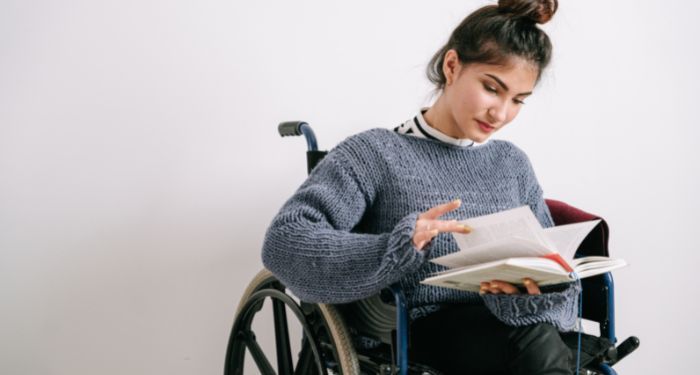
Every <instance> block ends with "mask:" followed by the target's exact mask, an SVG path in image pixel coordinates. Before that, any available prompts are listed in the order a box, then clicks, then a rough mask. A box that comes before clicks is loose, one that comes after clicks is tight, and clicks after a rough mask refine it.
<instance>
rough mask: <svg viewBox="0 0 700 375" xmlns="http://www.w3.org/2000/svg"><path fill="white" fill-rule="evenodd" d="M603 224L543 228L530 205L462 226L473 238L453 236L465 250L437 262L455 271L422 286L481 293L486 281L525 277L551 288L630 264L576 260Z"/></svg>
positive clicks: (605, 259) (512, 280)
mask: <svg viewBox="0 0 700 375" xmlns="http://www.w3.org/2000/svg"><path fill="white" fill-rule="evenodd" d="M599 222H600V220H592V221H585V222H582V223H576V224H567V225H561V226H556V227H551V228H546V229H543V228H542V226H541V225H540V223H539V221H538V220H537V218H536V217H535V215H534V214H533V213H532V211H531V210H530V208H529V207H528V206H523V207H519V208H515V209H511V210H506V211H501V212H497V213H495V214H491V215H486V216H480V217H475V218H471V219H467V220H463V221H461V223H462V224H465V225H467V226H469V227H470V228H471V229H472V232H471V233H469V234H460V233H452V235H453V236H454V238H455V240H456V242H457V245H458V246H459V249H460V250H459V251H458V252H455V253H452V254H449V255H446V256H443V257H439V258H436V259H433V260H431V261H432V262H434V263H437V264H440V265H443V266H445V267H448V268H450V269H448V270H446V271H443V272H440V273H438V274H436V275H434V276H432V277H429V278H427V279H425V280H423V281H421V283H423V284H429V285H437V286H442V287H447V288H453V289H461V290H470V291H479V287H480V283H481V282H483V281H491V280H502V281H506V282H509V283H512V284H514V285H522V280H523V278H526V277H527V278H531V279H533V280H534V281H535V282H537V284H539V285H541V286H544V285H551V284H558V283H562V282H567V281H573V280H574V276H573V275H572V272H576V274H577V275H578V277H579V278H585V277H589V276H594V275H599V274H601V273H605V272H608V271H611V270H613V269H616V268H620V267H623V266H625V265H626V263H625V261H624V260H622V259H611V258H608V257H602V256H590V257H583V258H577V259H574V255H575V253H576V249H578V247H579V245H580V244H581V242H583V240H584V239H585V238H586V236H587V235H588V233H590V231H591V230H593V228H594V227H595V226H596V225H598V223H599Z"/></svg>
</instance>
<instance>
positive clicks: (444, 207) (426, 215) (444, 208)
mask: <svg viewBox="0 0 700 375" xmlns="http://www.w3.org/2000/svg"><path fill="white" fill-rule="evenodd" d="M461 205H462V201H461V200H460V199H455V200H453V201H452V202H448V203H443V204H439V205H437V206H435V207H433V208H431V209H429V210H428V211H425V212H423V213H422V214H420V215H419V216H418V218H419V219H431V220H435V219H437V218H439V217H440V216H442V215H444V214H446V213H448V212H450V211H452V210H455V209H457V208H458V207H459V206H461Z"/></svg>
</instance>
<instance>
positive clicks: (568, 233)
mask: <svg viewBox="0 0 700 375" xmlns="http://www.w3.org/2000/svg"><path fill="white" fill-rule="evenodd" d="M598 223H600V220H591V221H584V222H581V223H575V224H567V225H560V226H556V227H551V228H545V229H544V230H543V234H544V235H545V237H547V239H548V241H549V242H550V243H551V244H552V246H554V249H553V250H555V251H557V252H558V253H559V254H560V255H561V256H562V258H564V259H565V260H566V261H567V262H569V263H571V260H572V259H574V255H576V250H577V249H578V246H579V245H580V244H581V242H583V240H584V239H585V238H586V236H587V235H588V233H590V232H591V231H592V230H593V228H595V226H596V225H598Z"/></svg>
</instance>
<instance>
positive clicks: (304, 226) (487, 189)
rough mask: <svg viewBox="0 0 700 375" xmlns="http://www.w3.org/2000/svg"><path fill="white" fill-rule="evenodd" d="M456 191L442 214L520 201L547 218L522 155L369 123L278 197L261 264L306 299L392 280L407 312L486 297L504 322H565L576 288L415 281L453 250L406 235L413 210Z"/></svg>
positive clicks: (546, 222) (357, 291)
mask: <svg viewBox="0 0 700 375" xmlns="http://www.w3.org/2000/svg"><path fill="white" fill-rule="evenodd" d="M456 198H460V199H461V200H462V205H461V206H460V207H459V208H458V209H457V210H455V211H453V212H450V213H448V214H446V215H445V216H443V217H442V219H446V220H449V219H459V220H461V219H466V218H470V217H475V216H481V215H486V214H491V213H494V212H498V211H503V210H507V209H511V208H515V207H519V206H522V205H529V206H530V207H531V208H532V211H533V212H534V213H535V216H536V217H537V218H538V219H539V221H540V223H541V224H542V225H543V226H544V227H549V226H552V225H553V224H552V219H551V217H550V214H549V211H548V209H547V206H546V204H545V203H544V200H543V198H542V190H541V188H540V186H539V184H538V182H537V179H536V177H535V174H534V172H533V170H532V167H531V166H530V162H529V160H528V158H527V156H526V155H525V154H524V153H523V152H522V151H521V150H520V149H518V148H517V147H515V146H514V145H513V144H511V143H509V142H505V141H499V140H492V141H490V142H488V143H487V144H485V145H483V146H474V147H459V146H455V145H451V144H447V143H443V142H440V141H436V140H432V139H423V138H417V137H410V136H406V135H402V134H397V133H395V132H392V131H390V130H387V129H373V130H369V131H365V132H362V133H360V134H357V135H355V136H352V137H349V138H348V139H346V140H345V141H343V142H341V143H340V144H339V145H338V146H336V147H335V148H334V149H333V150H331V151H330V152H329V153H328V155H327V156H326V157H325V158H324V159H323V160H322V161H321V162H320V163H319V164H318V165H317V166H316V168H315V169H314V170H313V171H312V173H311V174H310V175H309V177H308V178H307V180H306V181H305V182H304V183H303V184H302V185H301V187H299V189H298V190H297V191H296V193H295V194H294V195H293V196H292V197H291V198H290V199H289V200H288V201H287V202H286V203H285V204H284V206H283V207H282V209H281V210H280V212H279V213H278V214H277V216H276V217H275V218H274V219H273V221H272V224H271V225H270V227H269V228H268V231H267V233H266V236H265V241H264V244H263V251H262V258H263V263H264V265H265V267H267V268H268V269H269V270H270V271H272V272H273V273H274V274H275V276H277V277H278V278H279V279H280V280H281V281H282V282H283V283H284V284H285V285H286V286H287V287H288V288H289V289H290V290H291V291H292V292H294V294H295V295H297V296H298V297H299V298H301V299H302V300H305V301H309V302H319V303H345V302H350V301H355V300H358V299H362V298H366V297H369V296H371V295H374V294H376V293H378V292H379V291H380V290H382V289H383V288H386V287H388V286H389V285H391V284H393V283H396V282H399V283H400V285H401V287H402V289H403V290H404V293H405V296H406V299H407V303H408V306H409V308H411V309H412V310H411V315H412V316H413V317H417V316H420V315H421V314H420V311H425V312H426V313H429V312H431V311H435V308H434V306H435V305H439V304H444V303H468V304H480V303H485V304H486V306H487V307H488V308H489V309H490V310H491V311H492V312H493V313H494V315H495V316H496V317H497V318H499V319H500V320H501V321H503V322H504V323H506V324H509V325H516V326H518V325H528V324H532V323H538V322H549V323H552V324H554V325H555V326H557V327H558V328H559V329H560V330H562V331H566V330H570V329H573V327H574V325H575V321H576V311H577V310H576V297H577V295H578V292H579V291H578V289H576V288H575V287H574V286H573V284H572V285H571V286H569V287H568V288H566V289H565V290H563V291H561V292H551V293H544V294H542V295H538V296H531V295H515V296H510V295H485V296H483V298H482V296H480V295H479V294H477V293H472V292H463V291H457V290H453V289H446V288H439V287H435V286H428V285H422V284H419V282H420V281H421V280H423V279H424V278H426V277H428V276H431V275H433V274H434V273H436V272H439V271H442V270H444V267H442V266H439V265H436V264H433V263H431V262H428V259H429V258H434V257H439V256H442V255H446V254H449V253H452V252H455V251H457V250H458V248H457V245H456V243H455V241H454V239H453V238H452V236H451V235H450V234H447V233H441V234H440V235H438V236H437V237H436V238H434V239H433V241H432V242H431V243H430V244H429V245H428V246H427V247H426V248H425V249H424V250H423V251H418V250H417V249H416V248H415V247H414V246H413V244H412V237H413V231H414V229H415V225H416V220H417V217H418V215H419V214H420V213H421V212H425V211H427V210H428V209H430V208H431V207H433V206H435V205H438V204H441V203H446V202H448V201H451V200H453V199H456Z"/></svg>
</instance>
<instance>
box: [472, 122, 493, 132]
mask: <svg viewBox="0 0 700 375" xmlns="http://www.w3.org/2000/svg"><path fill="white" fill-rule="evenodd" d="M476 123H477V124H479V128H481V131H483V132H484V133H491V132H492V131H493V130H494V129H496V128H495V127H493V126H491V125H489V124H487V123H485V122H482V121H479V120H476Z"/></svg>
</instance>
